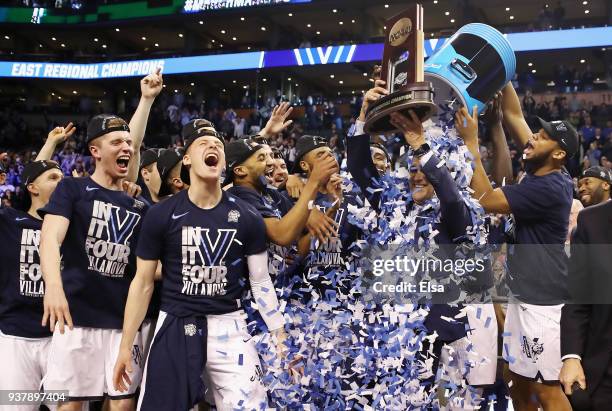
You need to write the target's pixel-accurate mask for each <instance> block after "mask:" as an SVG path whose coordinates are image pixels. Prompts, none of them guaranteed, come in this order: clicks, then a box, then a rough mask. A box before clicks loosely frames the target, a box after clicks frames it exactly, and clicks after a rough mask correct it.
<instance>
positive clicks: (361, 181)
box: [346, 80, 389, 208]
mask: <svg viewBox="0 0 612 411" xmlns="http://www.w3.org/2000/svg"><path fill="white" fill-rule="evenodd" d="M384 85H385V82H384V81H382V80H376V81H375V83H374V87H373V88H371V89H370V90H368V91H367V92H366V93H365V95H364V96H363V103H362V105H361V111H360V113H359V117H358V118H357V120H356V122H355V133H354V135H353V136H348V137H347V140H346V141H347V144H346V165H347V168H348V171H349V172H350V173H351V175H352V176H353V179H354V180H355V182H356V183H357V185H358V186H359V188H360V189H361V192H362V193H363V195H364V196H365V197H366V198H367V199H368V201H369V202H370V204H372V206H373V207H375V208H378V203H379V202H380V192H378V191H372V189H373V188H375V187H374V186H375V181H376V179H378V178H379V174H378V170H376V167H375V166H374V163H373V161H372V154H371V152H370V136H369V135H368V134H365V132H364V130H363V127H364V125H365V118H366V113H367V111H368V107H369V106H370V104H371V103H373V102H374V101H376V100H378V99H380V98H381V97H383V96H385V95H387V94H389V92H388V91H387V89H386V88H384Z"/></svg>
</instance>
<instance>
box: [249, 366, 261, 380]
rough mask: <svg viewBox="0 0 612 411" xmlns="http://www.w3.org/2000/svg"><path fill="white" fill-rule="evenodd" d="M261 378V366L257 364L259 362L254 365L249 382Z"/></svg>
mask: <svg viewBox="0 0 612 411" xmlns="http://www.w3.org/2000/svg"><path fill="white" fill-rule="evenodd" d="M262 378H263V371H262V369H261V366H259V364H257V365H255V375H253V376H251V382H253V381H255V380H257V381H261V380H262Z"/></svg>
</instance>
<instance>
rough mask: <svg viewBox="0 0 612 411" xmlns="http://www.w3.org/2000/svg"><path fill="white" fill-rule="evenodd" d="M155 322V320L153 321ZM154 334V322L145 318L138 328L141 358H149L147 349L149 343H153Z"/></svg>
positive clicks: (149, 346)
mask: <svg viewBox="0 0 612 411" xmlns="http://www.w3.org/2000/svg"><path fill="white" fill-rule="evenodd" d="M155 320H157V319H155ZM154 333H155V321H153V320H152V319H150V318H145V320H144V321H143V322H142V325H141V326H140V336H141V338H142V348H143V350H142V355H143V358H145V359H146V358H147V357H148V356H149V348H151V341H153V334H154Z"/></svg>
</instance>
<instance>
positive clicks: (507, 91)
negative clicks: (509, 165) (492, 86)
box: [502, 83, 532, 148]
mask: <svg viewBox="0 0 612 411" xmlns="http://www.w3.org/2000/svg"><path fill="white" fill-rule="evenodd" d="M502 111H503V122H504V126H506V129H507V130H508V132H509V133H510V137H512V139H513V140H514V143H515V144H516V145H517V147H519V148H523V146H524V145H525V144H526V143H527V140H529V138H530V137H531V135H532V133H531V129H530V128H529V126H528V125H527V122H526V121H525V117H524V116H523V110H522V109H521V102H520V100H519V98H518V95H517V94H516V91H515V90H514V87H512V83H508V84H506V86H505V87H504V88H503V90H502Z"/></svg>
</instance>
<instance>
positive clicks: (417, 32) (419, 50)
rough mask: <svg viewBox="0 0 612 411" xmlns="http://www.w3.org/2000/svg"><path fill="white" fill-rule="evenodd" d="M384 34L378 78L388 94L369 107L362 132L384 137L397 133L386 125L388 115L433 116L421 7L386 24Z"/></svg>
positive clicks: (401, 14)
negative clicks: (425, 79)
mask: <svg viewBox="0 0 612 411" xmlns="http://www.w3.org/2000/svg"><path fill="white" fill-rule="evenodd" d="M386 25H387V31H386V39H385V46H384V52H383V61H382V69H381V75H380V78H381V79H382V80H385V81H386V82H387V84H386V87H387V89H388V90H389V94H388V95H386V96H385V97H382V98H381V99H379V100H377V101H375V102H374V103H372V104H370V106H369V107H368V111H367V113H366V121H365V131H366V132H367V133H369V134H385V133H388V132H392V131H396V130H397V129H396V127H395V126H393V125H392V124H391V123H390V121H389V116H390V115H391V113H395V112H400V113H402V114H404V115H405V116H406V117H410V116H409V114H408V111H409V110H413V111H414V112H415V113H416V115H417V116H418V117H419V118H420V119H421V121H425V120H427V119H428V118H430V117H431V116H432V115H434V114H435V113H436V111H437V107H436V105H435V104H434V101H433V99H434V89H433V86H432V85H431V83H430V82H426V81H424V75H423V64H424V49H423V37H424V34H423V7H422V6H421V5H420V4H415V5H414V6H412V7H411V8H410V9H408V10H405V11H403V12H401V13H399V14H398V15H396V16H394V17H392V18H391V19H389V20H387V22H386Z"/></svg>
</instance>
